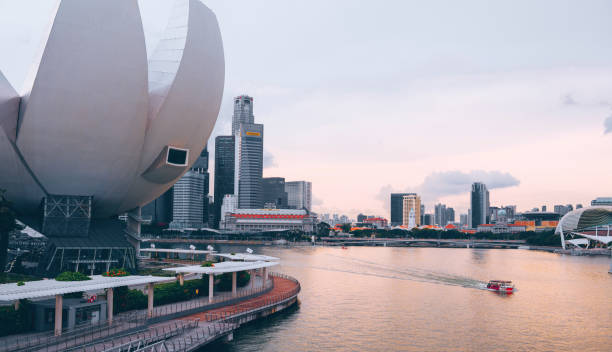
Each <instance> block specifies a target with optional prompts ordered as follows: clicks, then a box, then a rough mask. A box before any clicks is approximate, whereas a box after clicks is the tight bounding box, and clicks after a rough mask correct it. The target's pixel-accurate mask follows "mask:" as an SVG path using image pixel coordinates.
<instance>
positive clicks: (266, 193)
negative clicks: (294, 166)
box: [262, 177, 288, 209]
mask: <svg viewBox="0 0 612 352" xmlns="http://www.w3.org/2000/svg"><path fill="white" fill-rule="evenodd" d="M262 184H263V203H264V208H276V209H286V208H287V207H288V200H287V199H288V198H287V192H286V191H285V179H284V178H283V177H264V178H263V179H262Z"/></svg>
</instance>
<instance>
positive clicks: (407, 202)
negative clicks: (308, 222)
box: [402, 193, 421, 226]
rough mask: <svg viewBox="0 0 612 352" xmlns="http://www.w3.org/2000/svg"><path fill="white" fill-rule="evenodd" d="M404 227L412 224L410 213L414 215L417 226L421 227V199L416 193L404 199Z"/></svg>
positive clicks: (409, 194)
mask: <svg viewBox="0 0 612 352" xmlns="http://www.w3.org/2000/svg"><path fill="white" fill-rule="evenodd" d="M402 212H403V214H402V225H404V226H408V225H409V224H410V213H411V212H412V213H413V214H414V220H415V224H416V226H421V197H420V196H418V195H417V194H416V193H408V194H407V195H405V196H403V197H402Z"/></svg>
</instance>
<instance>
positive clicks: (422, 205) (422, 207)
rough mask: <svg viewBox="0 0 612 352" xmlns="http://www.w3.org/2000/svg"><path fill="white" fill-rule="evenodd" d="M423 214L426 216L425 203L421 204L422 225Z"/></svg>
mask: <svg viewBox="0 0 612 352" xmlns="http://www.w3.org/2000/svg"><path fill="white" fill-rule="evenodd" d="M423 216H425V204H421V225H422V224H423Z"/></svg>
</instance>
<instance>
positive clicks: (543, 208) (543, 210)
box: [542, 205, 546, 213]
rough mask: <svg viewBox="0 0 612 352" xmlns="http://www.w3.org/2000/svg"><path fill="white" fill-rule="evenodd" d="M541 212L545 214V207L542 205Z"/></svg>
mask: <svg viewBox="0 0 612 352" xmlns="http://www.w3.org/2000/svg"><path fill="white" fill-rule="evenodd" d="M542 212H543V213H546V205H542Z"/></svg>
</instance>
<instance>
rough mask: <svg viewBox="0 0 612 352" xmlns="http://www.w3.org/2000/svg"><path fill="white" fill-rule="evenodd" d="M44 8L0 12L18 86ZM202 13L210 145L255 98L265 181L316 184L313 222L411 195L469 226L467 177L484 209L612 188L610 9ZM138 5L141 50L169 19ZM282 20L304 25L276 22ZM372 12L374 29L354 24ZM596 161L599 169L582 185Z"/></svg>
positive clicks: (341, 7)
mask: <svg viewBox="0 0 612 352" xmlns="http://www.w3.org/2000/svg"><path fill="white" fill-rule="evenodd" d="M52 3H53V2H41V1H33V0H32V1H23V2H20V4H15V3H14V2H9V1H4V2H0V17H1V18H2V21H0V23H1V24H2V27H0V33H2V34H0V36H2V40H1V41H0V43H2V44H0V45H2V46H0V50H2V51H8V50H10V51H11V52H12V53H14V54H15V55H5V56H3V57H2V58H0V69H2V70H3V72H4V73H5V74H6V76H7V78H8V80H9V81H11V83H12V84H13V85H14V86H15V88H17V89H19V88H20V87H21V82H22V81H23V80H24V79H25V77H26V76H27V71H28V67H27V66H24V64H23V62H28V61H30V60H29V58H30V57H32V55H34V54H33V53H34V52H35V50H36V47H37V42H38V40H37V38H38V37H37V36H36V35H38V36H40V33H41V31H42V27H41V26H42V25H40V23H39V22H43V21H39V20H38V19H39V18H41V17H45V16H47V15H48V13H49V12H50V11H52V7H53V4H52ZM205 3H206V4H207V5H208V6H210V7H211V9H213V11H215V13H216V14H217V16H218V18H219V22H220V26H221V32H222V35H223V37H224V43H225V50H226V53H227V58H228V65H227V67H228V71H227V74H226V90H225V92H224V98H223V102H222V108H221V114H220V117H219V121H218V122H217V125H216V126H215V129H214V132H213V136H212V137H211V139H210V140H209V141H212V139H213V138H214V137H215V136H216V135H220V134H224V133H227V131H228V130H230V129H231V127H230V126H231V122H230V120H231V108H232V104H231V100H232V98H233V97H234V96H237V95H239V94H242V93H248V94H251V95H252V96H254V97H255V98H256V99H257V102H258V121H259V122H260V123H262V124H264V125H266V126H269V127H267V130H266V136H267V138H266V153H265V154H264V163H265V168H264V172H263V176H264V177H271V176H279V175H280V176H283V177H285V178H286V179H288V180H294V179H307V180H309V181H311V182H312V183H313V184H314V185H315V192H314V194H313V210H314V211H315V212H319V213H346V214H349V215H350V216H351V217H355V216H356V214H357V213H359V212H363V213H375V214H389V209H388V203H389V202H388V197H389V194H390V193H392V192H398V193H399V192H416V193H419V194H421V195H422V197H423V203H424V204H425V205H426V207H427V209H433V205H434V204H436V203H443V204H447V205H449V206H451V207H453V208H455V210H456V212H457V214H463V213H466V212H467V208H468V206H469V189H470V188H469V187H470V185H471V183H473V182H477V181H480V182H483V183H485V184H487V185H488V188H489V190H490V191H491V199H490V202H491V204H516V205H517V209H518V210H519V211H524V210H528V209H531V208H533V207H539V206H540V205H541V204H543V203H546V204H548V205H549V207H552V206H553V205H554V204H568V203H571V204H577V203H582V204H588V203H589V202H590V201H591V200H593V199H595V198H597V197H600V196H606V195H607V194H606V192H607V191H608V190H610V189H611V185H610V181H609V180H608V178H607V177H606V175H610V174H612V166H610V165H608V164H606V163H603V165H600V164H601V163H598V160H605V158H607V157H608V156H607V154H606V151H608V150H611V148H612V134H610V133H609V132H610V122H609V121H610V116H611V115H612V109H611V107H612V103H611V100H612V97H610V94H609V92H610V91H611V90H612V82H610V80H609V79H608V77H610V76H611V73H612V65H610V62H612V60H611V59H612V47H611V46H610V44H609V40H607V38H606V36H607V33H609V32H610V31H612V28H611V26H612V24H610V23H609V21H607V19H606V16H605V14H607V13H610V10H612V9H611V6H612V5H611V4H609V3H607V2H590V3H588V4H577V3H558V2H552V1H543V2H539V3H537V4H532V3H530V2H516V3H514V4H513V6H512V7H511V8H509V7H506V6H505V5H504V4H486V6H485V4H484V3H482V2H467V3H464V4H461V5H459V4H453V3H451V2H436V3H432V4H419V3H414V2H388V3H380V4H374V3H373V4H368V5H367V6H363V4H362V3H358V2H342V1H339V2H337V3H336V2H334V3H333V4H328V3H327V2H320V1H313V2H310V3H309V4H308V6H306V5H304V4H291V3H286V2H280V1H276V2H274V1H272V2H267V3H266V4H254V3H249V2H242V1H236V2H232V3H231V4H230V3H224V2H221V1H206V2H205ZM139 4H140V6H141V9H142V12H143V21H144V25H145V33H146V34H148V36H147V38H146V39H147V48H150V47H151V45H152V43H153V42H155V40H156V36H157V37H158V36H159V32H160V31H161V30H160V29H159V28H158V27H161V26H163V25H164V24H165V22H164V21H163V20H161V21H159V19H160V18H162V19H163V18H164V16H165V15H164V14H167V13H168V11H166V10H167V9H166V8H165V6H166V5H165V4H163V2H161V1H156V0H151V1H147V2H146V3H144V2H143V1H141V2H140V3H139ZM236 6H239V7H240V8H241V11H234V9H235V8H236ZM32 8H36V10H35V11H32ZM439 9H444V11H439ZM527 9H528V11H527ZM26 11H27V13H28V16H27V18H29V20H28V21H23V18H26V17H25V16H23V13H25V12H26ZM289 12H299V13H301V16H300V18H298V19H296V18H284V17H283V16H280V14H281V13H289ZM372 12H376V13H378V14H379V16H377V18H375V19H372V20H373V21H374V23H373V25H372V26H362V24H363V23H364V22H366V21H364V20H365V19H367V18H370V14H371V13H372ZM405 16H407V17H408V19H406V18H405ZM312 18H316V19H317V20H316V21H317V22H316V29H314V30H312V27H313V26H312V25H311V24H310V23H309V22H310V21H309V19H312ZM400 18H402V20H400ZM517 18H518V19H520V23H521V26H519V27H520V28H519V27H517V26H516V25H515V24H516V19H517ZM17 19H19V20H17ZM254 19H257V20H254ZM338 19H340V20H338ZM467 19H471V21H472V23H468V20H467ZM474 19H476V20H474ZM30 20H31V21H32V23H34V24H32V23H30ZM296 21H297V22H296ZM35 22H36V23H35ZM158 23H161V24H158ZM262 23H265V25H261V24H262ZM493 23H495V25H493ZM434 24H435V25H434ZM568 24H569V25H568ZM156 26H157V27H156ZM373 28H376V29H373ZM483 28H487V30H483ZM451 29H452V31H451ZM15 32H18V33H19V35H16V34H15ZM244 33H249V39H248V40H243V39H242V38H244ZM264 37H268V38H270V39H271V40H266V41H264V40H262V38H264ZM354 38H359V39H354ZM500 38H504V39H503V40H501V39H500ZM158 39H159V38H157V40H158ZM363 43H366V45H367V46H368V47H369V49H370V50H368V53H364V52H363V51H362V47H363ZM508 43H511V44H510V45H509V44H508ZM542 43H545V45H542ZM280 46H287V47H288V50H278V48H279V47H280ZM305 48H308V49H305ZM245 52H248V53H249V55H244V53H245ZM321 52H325V53H326V55H321ZM270 53H274V55H270ZM349 57H350V58H351V59H350V60H348V58H349ZM298 68H299V69H298ZM397 102H399V104H400V108H399V109H398V107H397ZM301 121H308V123H307V124H301V126H300V128H299V129H295V128H292V125H293V124H295V123H299V122H301ZM349 122H350V128H347V126H349ZM373 122H375V123H373ZM606 126H607V127H606ZM406 131H418V132H419V133H411V134H410V137H409V138H408V134H407V132H406ZM313 136H317V138H316V139H313ZM431 136H436V139H437V142H436V143H431ZM209 150H210V151H211V154H213V153H212V143H211V144H210V145H209ZM407 150H409V151H411V152H410V153H407V152H406V151H407ZM560 157H562V158H563V159H564V160H571V161H572V162H571V163H565V162H555V160H556V159H557V158H560ZM211 159H213V160H214V155H211ZM363 160H366V161H367V166H364V163H363ZM595 164H597V165H598V167H600V170H599V172H598V173H594V174H592V175H591V176H592V177H591V179H590V180H589V182H581V178H582V174H583V173H582V171H581V170H586V169H589V168H590V167H591V166H592V165H595ZM211 172H214V171H211ZM483 175H484V176H485V177H482V176H483ZM457 181H459V182H457ZM569 184H571V185H572V187H571V189H569V187H567V185H569ZM496 185H497V186H496ZM213 188H214V187H213V185H211V193H212V192H213ZM607 193H609V192H607ZM387 216H388V215H387Z"/></svg>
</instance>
